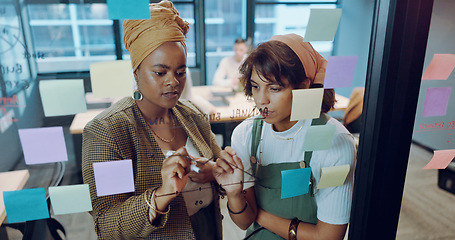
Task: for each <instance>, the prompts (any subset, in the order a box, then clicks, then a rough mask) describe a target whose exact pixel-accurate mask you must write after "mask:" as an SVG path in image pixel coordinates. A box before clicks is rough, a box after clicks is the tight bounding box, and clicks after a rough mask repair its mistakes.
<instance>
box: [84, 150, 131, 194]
mask: <svg viewBox="0 0 455 240" xmlns="http://www.w3.org/2000/svg"><path fill="white" fill-rule="evenodd" d="M93 172H94V174H95V186H96V194H97V196H99V197H100V196H107V195H113V194H119V193H128V192H134V176H133V165H132V161H131V160H129V159H128V160H118V161H110V162H98V163H93Z"/></svg>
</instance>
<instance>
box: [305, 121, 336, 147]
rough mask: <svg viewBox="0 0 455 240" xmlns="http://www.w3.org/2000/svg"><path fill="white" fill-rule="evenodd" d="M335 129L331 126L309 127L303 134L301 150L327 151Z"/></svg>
mask: <svg viewBox="0 0 455 240" xmlns="http://www.w3.org/2000/svg"><path fill="white" fill-rule="evenodd" d="M335 130H336V127H335V125H332V124H327V125H318V126H310V127H309V128H308V130H307V132H306V134H305V141H304V142H303V150H305V151H318V150H326V149H329V148H330V146H331V145H332V140H333V135H334V134H335Z"/></svg>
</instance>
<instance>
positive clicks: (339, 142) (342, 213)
mask: <svg viewBox="0 0 455 240" xmlns="http://www.w3.org/2000/svg"><path fill="white" fill-rule="evenodd" d="M253 119H254V118H248V119H246V120H245V121H243V122H242V123H240V124H239V125H238V126H237V127H236V128H235V129H234V131H233V133H232V140H231V143H232V148H234V150H235V151H236V152H237V155H238V156H239V157H240V158H241V159H242V163H243V165H244V169H245V170H246V171H248V172H250V173H252V170H251V163H250V156H251V154H250V152H251V135H252V127H253ZM327 124H332V125H335V126H336V130H335V135H334V137H333V140H332V144H331V147H330V149H328V150H320V151H313V155H312V157H311V161H310V167H311V172H312V173H313V176H314V178H315V180H316V182H315V185H314V193H315V199H316V204H317V206H318V209H317V218H318V219H319V220H320V221H323V222H326V223H329V224H346V223H348V222H349V216H350V211H351V199H352V187H353V185H352V184H353V174H354V162H355V152H356V148H355V143H354V138H353V137H352V135H351V134H350V133H349V132H348V130H346V128H345V127H344V126H343V125H342V124H341V123H339V122H338V121H337V120H335V119H334V118H330V119H329V121H328V122H327ZM302 125H303V126H302ZM301 126H302V128H301V129H300V131H299V128H300V127H301ZM310 126H311V120H310V119H308V120H306V121H298V122H297V123H296V124H295V125H294V126H292V127H291V128H290V129H288V130H286V131H283V132H275V131H274V130H273V128H272V125H271V124H268V123H266V122H264V125H263V128H262V141H260V143H259V147H258V153H257V155H256V156H258V157H259V158H260V162H261V165H263V166H266V165H268V164H271V163H284V162H301V161H303V160H304V156H305V151H304V150H303V148H302V146H303V143H304V140H305V135H306V132H307V130H308V128H309V127H310ZM297 131H299V132H298V133H297V135H296V136H295V137H294V138H293V139H292V140H280V139H278V138H277V137H275V136H274V135H273V133H275V135H277V136H279V137H280V138H291V137H292V136H294V134H295V133H296V132H297ZM272 132H273V133H272ZM260 152H262V153H260ZM346 164H349V165H350V166H351V170H350V172H349V174H348V177H347V179H346V181H345V183H344V185H342V186H339V187H330V188H323V189H316V186H317V185H318V183H319V179H320V177H321V168H324V167H331V166H338V165H346ZM244 176H245V179H244V181H245V182H247V183H245V185H244V188H245V189H247V188H250V187H252V186H254V182H250V183H248V181H254V178H253V177H251V176H249V175H247V174H245V175H244Z"/></svg>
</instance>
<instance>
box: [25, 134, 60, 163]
mask: <svg viewBox="0 0 455 240" xmlns="http://www.w3.org/2000/svg"><path fill="white" fill-rule="evenodd" d="M19 138H20V140H21V144H22V150H23V152H24V159H25V163H26V164H27V165H31V164H41V163H53V162H62V161H68V153H67V152H66V145H65V137H64V135H63V128H62V127H46V128H28V129H19Z"/></svg>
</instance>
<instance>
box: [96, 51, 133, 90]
mask: <svg viewBox="0 0 455 240" xmlns="http://www.w3.org/2000/svg"><path fill="white" fill-rule="evenodd" d="M90 81H91V83H92V91H93V95H94V96H95V97H97V98H112V97H125V96H131V95H132V94H133V81H134V77H133V69H132V67H131V61H130V60H118V61H109V62H97V63H92V64H90Z"/></svg>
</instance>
